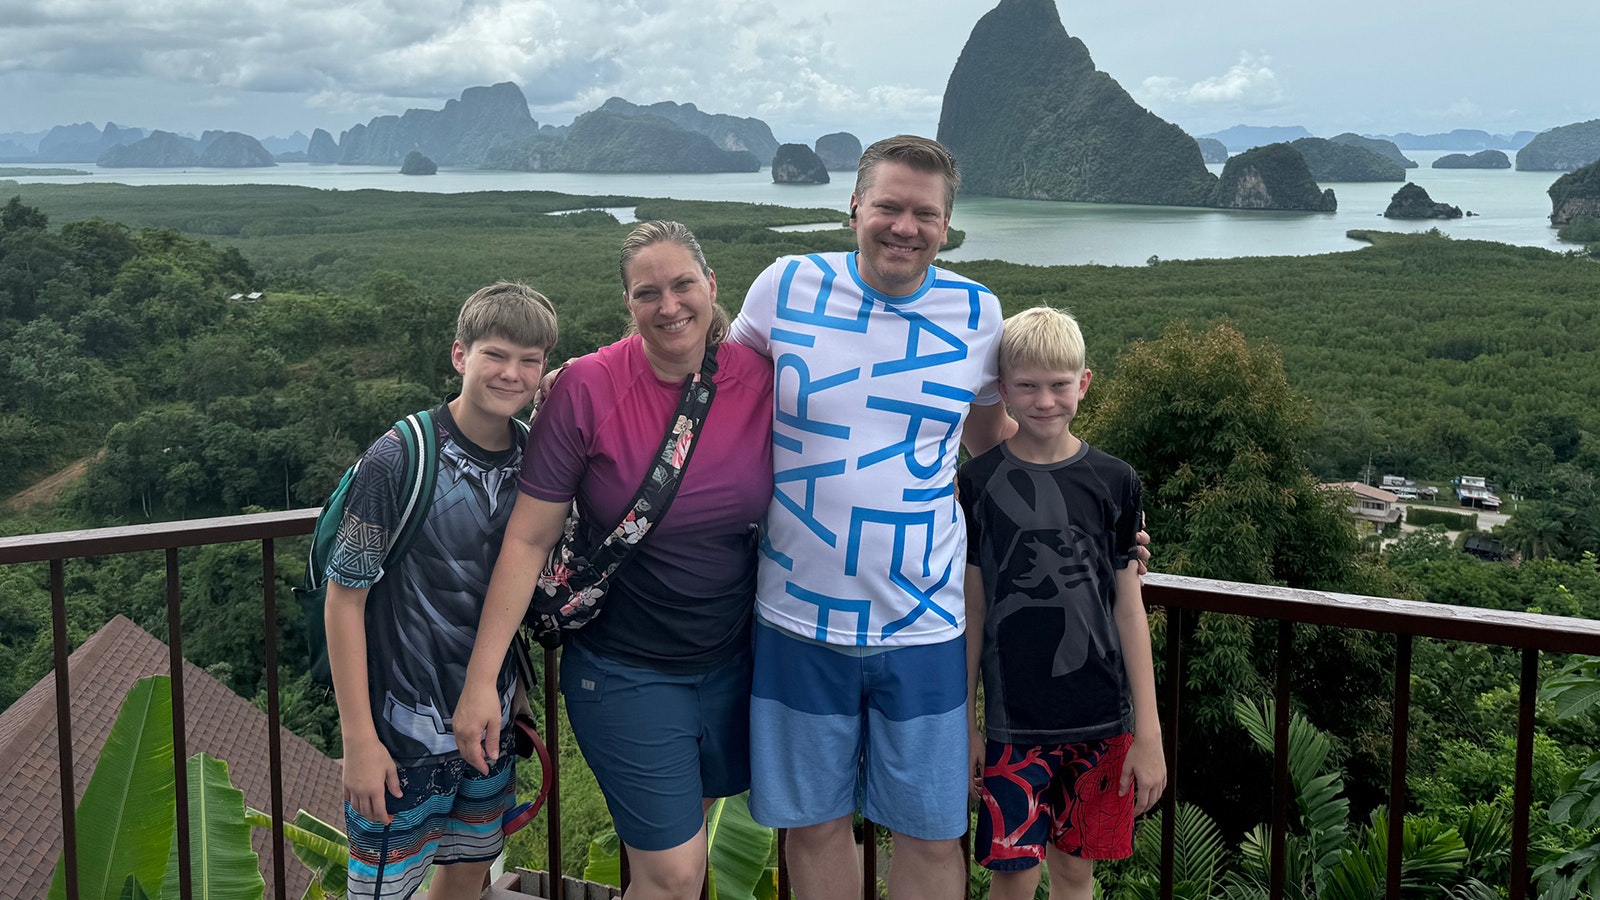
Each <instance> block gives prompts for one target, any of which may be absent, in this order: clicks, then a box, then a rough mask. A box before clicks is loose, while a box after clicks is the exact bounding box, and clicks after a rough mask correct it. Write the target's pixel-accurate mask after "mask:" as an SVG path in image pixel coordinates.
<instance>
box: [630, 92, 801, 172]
mask: <svg viewBox="0 0 1600 900" xmlns="http://www.w3.org/2000/svg"><path fill="white" fill-rule="evenodd" d="M599 111H600V112H604V113H611V114H612V115H617V116H657V117H659V118H662V119H666V120H667V121H668V122H671V123H672V124H674V125H677V126H678V127H679V128H687V129H688V130H690V131H696V132H699V133H700V134H703V135H705V136H706V137H708V138H710V139H711V142H712V143H714V144H716V145H717V146H718V147H721V148H722V149H724V150H749V151H750V152H751V153H754V154H755V156H756V159H758V160H761V159H771V158H772V156H773V154H775V153H777V152H778V139H777V138H775V137H773V136H772V129H771V128H769V127H767V123H765V122H763V121H761V120H760V119H750V118H740V117H739V116H727V115H722V114H720V113H705V112H701V111H700V110H699V109H697V108H696V107H695V105H694V104H693V103H684V104H677V103H673V102H672V101H670V100H664V101H662V102H660V103H652V104H650V105H649V106H638V105H636V104H633V103H629V102H628V101H626V100H624V99H622V98H621V97H612V98H611V99H609V100H607V101H606V102H604V103H602V104H600V109H599Z"/></svg>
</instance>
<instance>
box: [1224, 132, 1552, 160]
mask: <svg viewBox="0 0 1600 900" xmlns="http://www.w3.org/2000/svg"><path fill="white" fill-rule="evenodd" d="M1537 133H1538V132H1534V131H1519V132H1517V133H1516V134H1510V135H1506V134H1490V133H1489V132H1487V131H1479V130H1477V129H1474V128H1457V129H1456V130H1454V131H1446V132H1436V133H1434V134H1412V133H1411V132H1409V131H1402V132H1400V133H1399V134H1368V135H1364V137H1368V138H1373V139H1376V140H1381V141H1389V142H1391V143H1393V144H1394V145H1395V146H1396V147H1397V148H1398V149H1400V150H1457V151H1467V152H1476V151H1479V150H1518V149H1521V148H1522V147H1523V146H1524V145H1526V144H1527V143H1528V142H1529V141H1531V140H1533V138H1534V136H1535V135H1536V134H1537ZM1347 134H1348V132H1347ZM1200 136H1201V137H1208V138H1215V139H1217V140H1219V141H1221V142H1222V143H1224V144H1226V145H1227V147H1228V149H1229V150H1232V151H1233V152H1235V153H1237V152H1239V151H1240V150H1248V149H1250V148H1251V147H1261V146H1264V145H1266V144H1276V143H1280V142H1288V141H1296V140H1299V139H1301V138H1308V137H1314V135H1312V133H1311V132H1310V131H1307V130H1306V128H1305V126H1303V125H1235V126H1233V127H1232V128H1226V129H1223V130H1222V131H1214V132H1212V133H1210V134H1203V135H1200ZM1340 137H1344V135H1340ZM1338 139H1339V138H1334V140H1338Z"/></svg>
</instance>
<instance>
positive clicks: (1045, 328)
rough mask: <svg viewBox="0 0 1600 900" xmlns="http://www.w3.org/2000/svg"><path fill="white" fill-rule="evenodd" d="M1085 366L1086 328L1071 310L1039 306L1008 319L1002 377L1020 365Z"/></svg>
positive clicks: (1070, 368) (1063, 369) (1065, 369)
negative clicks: (1079, 324)
mask: <svg viewBox="0 0 1600 900" xmlns="http://www.w3.org/2000/svg"><path fill="white" fill-rule="evenodd" d="M1083 366H1084V347H1083V332H1082V331H1081V330H1079V328H1078V320H1077V319H1074V318H1073V317H1072V314H1071V313H1069V312H1067V311H1066V310H1061V309H1054V308H1052V307H1049V306H1035V307H1033V308H1032V309H1025V310H1023V311H1022V312H1019V313H1017V314H1016V315H1014V316H1012V317H1011V318H1009V319H1006V322H1005V330H1004V331H1003V332H1002V333H1001V335H1000V375H1001V377H1002V378H1003V377H1005V376H1006V375H1007V374H1008V373H1010V372H1014V371H1016V370H1017V369H1024V368H1037V369H1049V370H1051V371H1054V372H1081V371H1083Z"/></svg>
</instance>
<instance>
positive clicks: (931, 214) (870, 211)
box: [850, 160, 950, 297]
mask: <svg viewBox="0 0 1600 900" xmlns="http://www.w3.org/2000/svg"><path fill="white" fill-rule="evenodd" d="M850 205H851V207H852V208H853V209H854V210H855V217H854V218H853V219H851V220H850V227H851V228H852V229H854V230H855V233H856V245H857V246H858V247H859V248H860V250H861V258H860V261H859V270H860V272H861V277H862V279H863V280H865V281H866V282H867V284H869V285H871V286H872V287H873V289H875V290H877V291H881V292H882V293H885V294H888V295H889V296H891V297H903V296H905V295H906V294H910V293H912V292H913V291H915V290H916V289H917V287H918V286H920V285H921V284H922V281H923V279H924V278H925V277H926V275H927V271H928V266H930V265H932V264H933V260H934V257H936V256H938V255H939V248H940V247H941V246H942V245H943V244H944V241H945V236H946V235H947V234H948V232H949V230H950V211H949V210H948V209H946V208H945V182H944V175H942V174H940V173H939V172H924V171H921V170H918V169H914V168H912V167H910V166H908V165H906V164H904V163H901V162H896V161H894V160H884V161H883V162H881V163H879V164H878V165H877V166H876V167H875V168H874V169H873V171H872V180H871V182H870V183H869V184H868V185H867V186H866V188H865V189H864V190H863V191H862V192H861V193H860V194H852V195H851V197H850Z"/></svg>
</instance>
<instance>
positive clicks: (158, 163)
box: [95, 131, 200, 169]
mask: <svg viewBox="0 0 1600 900" xmlns="http://www.w3.org/2000/svg"><path fill="white" fill-rule="evenodd" d="M95 161H96V162H97V163H99V164H100V165H101V166H102V167H104V168H107V169H117V168H176V167H181V166H193V165H199V163H200V156H199V154H197V153H195V142H194V141H191V140H189V139H188V138H186V137H179V136H178V135H175V134H173V133H172V132H170V131H152V132H150V136H149V137H147V138H143V139H141V140H137V141H134V142H133V143H131V144H126V145H124V146H120V147H112V148H110V149H108V150H106V152H104V153H102V154H100V158H99V159H98V160H95Z"/></svg>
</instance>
